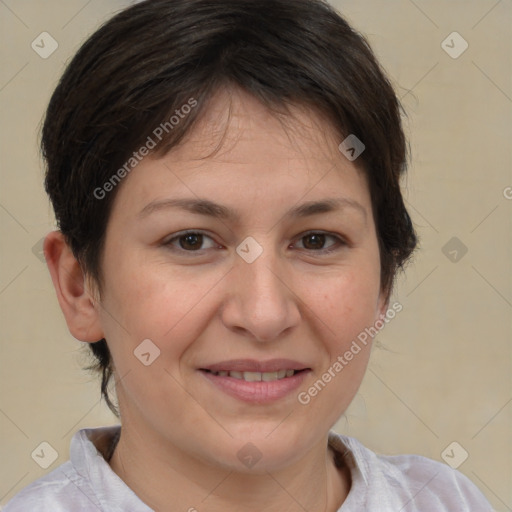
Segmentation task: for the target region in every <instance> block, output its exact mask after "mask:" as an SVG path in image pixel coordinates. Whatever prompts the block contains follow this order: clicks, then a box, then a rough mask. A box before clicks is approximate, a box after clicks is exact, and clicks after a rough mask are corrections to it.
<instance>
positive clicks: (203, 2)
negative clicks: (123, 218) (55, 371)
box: [41, 0, 416, 415]
mask: <svg viewBox="0 0 512 512" xmlns="http://www.w3.org/2000/svg"><path fill="white" fill-rule="evenodd" d="M225 86H235V87H238V88H241V89H243V90H244V91H245V92H248V93H249V94H251V95H253V96H254V97H255V98H257V99H258V100H260V101H261V103H262V104H263V105H265V106H267V107H269V108H270V109H276V108H279V109H281V110H282V109H284V110H285V111H287V107H289V106H290V105H302V106H306V107H310V108H311V109H314V110H315V111H316V112H318V113H320V114H321V115H322V116H323V117H325V119H326V120H327V122H328V123H329V124H330V125H331V126H332V127H333V128H334V129H335V130H336V131H337V133H339V136H340V142H341V141H342V140H343V139H344V138H345V137H346V136H348V135H349V134H354V135H355V136H356V137H357V138H358V139H360V140H361V141H363V143H364V145H365V150H364V152H363V153H362V154H361V156H360V157H359V159H358V163H360V164H361V165H362V167H363V168H364V170H365V173H366V176H367V178H368V183H369V188H370V194H371V199H372V209H373V215H374V218H375V222H376V228H377V238H378V242H379V250H380V258H381V287H382V289H383V290H385V291H386V293H387V294H388V297H389V293H390V292H391V288H392V285H393V281H394V277H395V274H396V272H397V270H398V269H399V268H400V267H402V266H403V264H404V262H405V261H406V260H407V259H408V258H409V257H410V255H411V254H412V252H413V250H414V248H415V246H416V235H415V232H414V228H413V226H412V223H411V220H410V217H409V215H408V213H407V210H406V208H405V206H404V202H403V198H402V194H401V190H400V177H401V176H402V174H403V173H404V172H405V170H406V160H407V158H406V155H407V151H406V140H405V136H404V133H403V130H402V125H401V118H400V114H401V106H400V103H399V100H398V99H397V97H396V94H395V93H394V91H393V88H392V86H391V84H390V82H389V80H388V79H387V77H386V74H385V73H384V72H383V70H382V69H381V67H380V66H379V64H378V62H377V60H376V58H375V56H374V54H373V52H372V50H371V49H370V46H369V44H368V43H367V41H366V40H365V38H364V37H363V36H361V35H360V34H358V33H357V32H356V31H355V30H354V29H352V28H351V27H350V25H349V24H348V23H347V22H346V21H345V20H344V19H343V18H342V17H341V16H340V15H339V14H338V13H337V12H336V11H335V10H334V9H333V8H332V7H331V6H330V5H329V4H328V3H327V2H325V1H323V0H258V1H253V0H215V1H211V0H146V1H143V2H140V3H137V4H135V5H133V6H131V7H130V8H128V9H126V10H124V11H122V12H120V13H119V14H117V15H116V16H114V17H113V18H112V19H110V20H109V21H108V22H107V23H106V24H104V25H103V26H102V27H100V28H99V30H97V31H96V32H95V33H94V34H92V36H90V38H89V39H87V40H86V42H85V43H84V44H83V46H82V47H81V48H80V50H79V51H78V53H77V54H76V55H75V56H74V58H73V59H72V60H71V62H70V63H69V65H68V66H67V68H66V71H65V72H64V74H63V76H62V78H61V80H60V83H59V84H58V86H57V88H56V90H55V92H54V93H53V96H52V98H51V101H50V104H49V106H48V110H47V112H46V118H45V122H44V125H43V131H42V143H41V145H42V150H43V155H44V157H45V159H46V163H47V173H46V180H45V186H46V191H47V192H48V194H49V196H50V199H51V201H52V204H53V207H54V210H55V215H56V218H57V222H58V226H59V228H60V230H61V231H62V233H63V235H64V236H65V238H66V241H67V242H68V244H69V245H70V247H71V249H72V251H73V253H74V255H75V257H76V258H77V260H78V261H79V262H80V264H81V266H82V268H83V270H84V271H85V272H86V273H88V274H89V275H90V276H91V277H93V278H94V279H95V281H96V282H97V283H98V286H99V289H100V290H101V282H102V274H101V268H100V259H101V258H100V256H101V253H102V249H103V244H104V238H105V232H106V226H107V222H108V218H109V214H110V211H111V208H112V204H113V201H114V199H115V196H116V192H117V189H118V187H117V188H113V190H112V191H110V192H109V193H108V194H105V195H104V197H102V198H100V199H98V197H97V195H98V194H97V193H96V194H95V193H94V191H95V190H98V188H101V187H102V186H103V185H104V184H105V183H106V182H108V181H109V179H111V177H112V176H113V174H114V173H115V172H116V170H117V169H119V168H121V167H122V166H123V164H124V163H125V162H126V161H127V160H129V159H130V157H131V155H132V154H133V151H135V150H136V149H137V148H139V147H141V146H142V145H143V144H144V143H145V141H147V138H148V136H150V135H151V134H152V133H153V132H154V130H155V127H157V126H159V125H162V124H163V123H165V122H168V120H169V118H170V117H171V116H172V114H173V113H174V112H175V110H176V109H177V108H179V107H180V106H182V105H184V104H186V103H187V102H188V101H189V99H190V98H191V97H193V98H195V100H194V101H197V108H194V109H193V110H192V111H191V112H190V114H188V115H187V116H185V117H184V118H183V119H181V120H180V122H179V123H178V124H176V126H174V127H173V128H172V129H169V130H167V131H166V132H165V134H164V135H163V137H162V140H161V141H160V143H159V145H158V147H157V149H155V152H156V151H158V152H159V153H162V154H164V153H165V152H166V151H168V150H169V149H170V148H172V147H173V146H175V145H176V144H177V143H178V142H179V141H180V140H181V139H183V137H184V136H185V135H186V134H187V133H188V132H189V131H190V130H191V129H192V127H193V125H194V123H195V121H196V120H197V119H198V116H199V114H200V113H201V111H204V109H205V108H206V107H207V105H208V100H209V99H210V98H211V97H212V96H213V94H214V93H215V92H216V91H218V90H219V89H220V88H222V87H225ZM340 158H344V157H343V156H342V155H341V153H340ZM90 346H91V349H92V351H93V354H94V356H95V358H96V364H95V368H96V369H98V370H99V371H100V372H101V373H102V385H101V391H102V395H103V397H104V398H105V400H106V402H107V404H108V406H109V407H110V409H111V410H112V411H113V412H114V413H115V414H116V415H118V412H117V409H116V408H115V406H114V404H113V403H112V401H111V399H110V398H109V393H108V390H107V387H108V383H109V380H110V378H111V376H112V373H113V367H112V361H111V356H110V352H109V349H108V346H107V343H106V340H104V339H102V340H99V341H98V342H96V343H92V344H91V345H90Z"/></svg>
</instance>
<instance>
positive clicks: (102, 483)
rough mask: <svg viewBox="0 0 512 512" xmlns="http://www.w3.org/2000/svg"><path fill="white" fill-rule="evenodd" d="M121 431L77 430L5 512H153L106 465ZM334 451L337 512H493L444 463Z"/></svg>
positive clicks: (342, 444)
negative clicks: (342, 494)
mask: <svg viewBox="0 0 512 512" xmlns="http://www.w3.org/2000/svg"><path fill="white" fill-rule="evenodd" d="M120 429H121V427H120V426H114V427H101V428H90V429H83V430H79V431H78V432H77V433H76V434H75V435H74V436H73V438H72V440H71V449H70V460H69V461H67V462H65V463H64V464H62V465H61V466H59V467H58V468H56V469H55V470H53V471H51V472H50V473H48V474H47V475H45V476H43V477H42V478H40V479H38V480H36V481H35V482H33V483H31V484H30V485H28V486H27V487H25V488H24V489H23V490H22V491H21V492H19V493H18V494H17V495H16V496H15V497H14V498H13V499H12V500H11V501H10V502H9V503H7V505H6V507H5V508H4V509H3V512H154V511H153V509H151V508H149V507H148V506H147V505H146V504H145V503H143V502H142V501H141V500H140V498H139V497H138V496H137V495H136V494H135V493H134V492H133V491H132V490H131V489H130V488H129V487H128V486H127V485H126V484H125V483H124V482H123V480H121V478H119V477H118V476H117V474H116V473H114V471H113V470H112V469H111V468H110V466H109V464H108V462H107V460H108V459H109V457H110V456H111V454H112V453H113V450H114V448H115V444H116V443H117V441H118V439H119V435H120ZM329 447H330V448H331V449H332V450H333V451H334V460H335V462H336V464H337V465H338V466H342V465H346V466H348V468H349V470H350V476H351V487H350V492H349V494H348V496H347V498H346V500H345V502H344V503H343V505H342V506H341V508H339V510H338V512H364V511H368V512H469V511H471V512H492V508H491V505H490V504H489V503H488V502H487V500H486V499H485V498H484V496H483V495H482V493H481V492H480V491H479V490H478V489H477V488H476V487H475V485H474V484H472V483H471V481H470V480H469V479H468V478H466V477H465V476H464V475H463V474H462V473H460V472H458V471H456V470H454V469H452V468H451V467H449V466H447V465H445V464H442V463H440V462H435V461H433V460H430V459H427V458H425V457H421V456H419V455H398V456H384V455H377V454H375V453H374V452H372V451H371V450H369V449H367V448H365V447H364V446H363V445H362V444H361V443H360V442H359V441H357V440H356V439H354V438H351V437H347V436H343V435H340V434H337V433H335V432H334V431H330V432H329ZM105 458H106V459H107V460H105ZM199 508H200V507H199Z"/></svg>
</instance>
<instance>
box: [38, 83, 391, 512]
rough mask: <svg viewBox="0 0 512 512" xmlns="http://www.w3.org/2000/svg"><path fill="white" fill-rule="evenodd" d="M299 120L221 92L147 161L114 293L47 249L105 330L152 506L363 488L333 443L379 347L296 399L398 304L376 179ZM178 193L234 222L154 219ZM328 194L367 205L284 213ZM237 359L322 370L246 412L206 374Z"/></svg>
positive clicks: (128, 465)
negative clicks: (142, 347) (245, 254)
mask: <svg viewBox="0 0 512 512" xmlns="http://www.w3.org/2000/svg"><path fill="white" fill-rule="evenodd" d="M228 111H230V114H229V115H228ZM292 112H293V116H292V117H288V118H287V119H286V120H285V121H286V122H285V123H282V122H280V121H279V120H278V119H277V118H276V116H275V115H272V114H270V113H269V112H268V111H267V109H265V108H264V107H263V106H262V105H261V104H260V103H259V102H258V101H256V100H255V99H254V98H252V97H250V96H248V95H246V94H245V93H242V92H240V91H237V90H231V91H225V92H223V93H219V94H217V95H216V96H215V97H214V98H213V99H212V100H211V103H210V106H209V108H208V110H207V112H206V115H205V116H204V117H202V118H201V120H200V122H199V124H197V125H196V126H195V128H194V130H193V131H192V132H191V133H190V134H189V135H188V136H187V137H186V138H185V139H184V141H183V142H182V143H181V144H180V145H179V146H178V147H176V148H174V149H173V150H171V151H170V152H169V153H168V154H167V155H166V156H164V157H163V158H154V157H150V158H149V157H148V158H146V159H144V161H143V162H141V163H140V164H139V165H138V166H137V167H136V168H135V169H134V170H133V171H132V172H131V173H130V174H129V175H128V176H127V177H126V178H125V179H124V180H123V182H122V184H121V185H120V190H118V195H117V197H116V199H115V202H114V206H113V210H112V213H111V217H110V219H109V221H108V225H107V232H106V242H105V248H104V253H103V255H102V269H103V275H104V281H103V283H102V284H103V287H102V293H101V297H100V294H99V293H98V290H97V288H96V287H95V285H94V282H93V281H92V280H90V279H89V278H88V276H85V275H84V274H83V273H82V271H81V269H80V267H79V265H78V263H77V262H76V260H75V259H74V257H73V256H72V254H71V252H70V250H69V248H68V247H67V246H66V244H65V242H64V241H63V238H62V235H61V234H60V233H59V232H53V233H50V234H49V235H48V237H47V239H46V243H45V253H46V257H47V261H48V265H49V269H50V272H51V275H52V278H53V282H54V285H55V288H56V291H57V295H58V297H59V301H60V304H61V307H62V310H63V312H64V314H65V317H66V321H67V323H68V326H69V329H70V331H71V333H72V334H73V336H75V337H76V338H77V339H80V340H82V341H85V342H92V341H97V340H98V339H100V338H102V337H105V338H106V339H107V342H108V345H109V348H110V350H111V353H112V356H113V360H114V365H115V376H116V382H117V384H116V391H117V395H118V400H119V405H120V410H121V417H122V425H123V427H122V435H121V438H120V441H119V444H118V446H117V448H116V450H115V452H114V455H113V457H112V459H111V461H110V464H111V467H112V469H113V470H114V471H115V472H116V473H117V474H118V475H119V476H120V477H121V478H122V479H123V480H124V481H125V482H126V483H127V485H129V486H130V487H131V488H132V489H133V490H134V492H135V493H136V494H137V495H138V496H139V497H140V498H141V499H142V500H143V501H144V502H145V503H147V504H148V505H149V506H150V507H151V508H153V509H154V510H157V511H163V510H169V508H168V506H169V504H170V503H172V504H173V510H190V509H191V508H193V507H194V508H195V509H197V510H198V511H201V510H208V511H209V512H210V511H211V512H216V511H226V510H244V511H249V512H251V511H254V512H256V511H258V512H259V511H261V510H266V511H270V512H273V511H278V510H279V511H280V512H282V511H283V510H284V511H290V512H292V511H293V512H295V511H297V512H298V511H303V510H304V509H305V510H308V511H311V512H313V511H317V512H321V511H326V510H328V511H335V510H337V509H338V508H339V507H340V506H341V504H342V503H343V501H344V500H345V497H346V496H347V493H348V491H349V489H350V477H349V474H348V471H347V469H346V468H344V467H342V468H337V467H336V466H335V465H334V462H333V456H332V453H331V451H330V450H329V449H328V447H327V435H328V431H329V429H330V428H331V427H332V426H333V425H334V424H335V422H336V421H337V420H338V418H339V417H340V416H341V414H343V412H344V411H345V409H346V408H347V407H348V405H349V404H350V402H351V401H352V399H353V397H354V396H355V394H356V392H357V389H358V388H359V385H360V383H361V380H362V378H363V376H364V373H365V369H366V366H367V363H368V358H369V355H370V350H371V349H370V344H368V346H367V347H366V348H363V350H362V351H361V352H360V353H359V354H357V355H356V356H355V357H354V358H353V360H352V361H350V363H349V364H348V365H347V366H346V367H345V368H344V369H343V371H342V372H340V373H339V374H337V375H336V377H335V378H333V379H332V380H331V382H330V383H328V384H327V385H326V386H325V388H324V389H323V390H322V391H321V392H320V393H318V395H317V396H315V397H314V398H312V399H311V401H310V403H309V404H307V405H302V404H300V403H299V402H298V400H297V395H298V393H299V392H300V391H304V390H307V389H308V388H309V387H310V386H311V385H312V384H313V383H314V382H315V381H317V380H318V379H319V378H320V377H321V375H322V373H324V372H325V371H326V370H327V369H328V368H329V367H330V366H332V364H333V362H334V361H335V360H336V358H337V357H338V356H340V355H343V354H344V353H345V351H346V350H348V349H349V347H350V345H351V343H352V341H353V340H354V339H356V337H357V335H358V334H359V333H360V332H362V331H363V330H364V329H365V327H369V326H371V325H373V324H374V323H375V321H376V320H377V319H378V318H379V316H380V315H381V314H383V313H384V312H385V308H386V306H387V304H386V298H385V295H386V294H385V293H384V292H383V290H381V287H380V259H379V250H378V244H377V237H376V230H375V225H374V221H373V215H372V208H371V200H370V195H369V189H368V184H367V181H366V178H365V176H364V173H363V172H362V170H361V169H359V168H358V167H357V166H356V164H357V161H356V162H349V161H348V160H347V159H346V158H345V157H344V156H343V155H342V154H341V153H340V152H339V150H338V147H337V146H338V144H339V142H340V141H341V140H340V138H339V136H338V135H337V134H336V133H335V132H334V130H332V129H331V128H330V127H326V125H325V121H322V120H321V119H320V118H319V117H318V116H317V115H316V114H315V113H313V112H312V111H310V110H307V109H299V108H298V107H294V108H292ZM169 198H192V199H197V198H204V199H208V200H210V201H214V202H215V203H218V204H220V205H224V206H227V207H229V208H232V209H234V210H236V211H237V213H238V216H237V217H235V218H233V219H218V218H213V217H210V216H206V215H200V214H197V213H192V212H189V211H186V210H184V209H180V208H176V207H160V208H153V211H151V212H150V213H147V214H146V215H141V213H140V212H141V211H142V210H143V209H144V208H146V212H147V210H148V208H147V205H148V204H150V203H153V202H155V201H162V200H165V199H169ZM332 198H344V199H345V200H349V201H350V202H352V203H357V204H358V205H359V206H353V205H351V204H345V206H344V207H342V208H341V209H339V210H336V211H331V212H324V213H317V214H314V215H310V216H307V217H303V218H301V217H297V218H289V217H287V216H286V215H285V214H286V212H287V211H288V210H289V209H291V208H293V207H296V206H298V205H299V204H302V203H305V202H308V201H320V200H325V199H332ZM189 229H193V230H200V231H202V232H203V233H204V235H206V236H205V237H204V238H203V242H202V245H201V242H199V243H198V245H199V246H200V247H201V250H200V251H197V250H196V251H194V250H190V245H187V244H186V242H187V241H190V239H187V240H185V249H183V248H182V246H181V245H180V241H181V242H182V243H183V242H184V240H183V237H182V238H181V239H180V238H173V237H176V234H177V233H178V234H179V233H180V232H181V231H183V230H189ZM309 231H314V232H316V233H318V232H320V234H322V233H325V232H327V234H329V235H334V236H333V237H331V236H327V237H326V238H324V239H321V238H320V239H319V238H318V237H316V238H314V237H313V238H311V237H305V233H307V232H309ZM248 236H251V237H253V238H254V239H255V240H256V241H257V242H258V243H259V244H260V246H261V247H262V248H263V253H262V254H261V255H260V256H259V257H258V258H257V259H256V260H255V261H254V262H253V263H247V262H246V261H244V260H243V259H242V258H241V257H240V256H239V255H238V254H237V253H236V248H237V246H238V245H239V244H240V243H241V242H242V241H243V240H244V239H245V238H246V237H248ZM336 237H339V239H338V238H336ZM319 240H321V241H320V242H319ZM169 241H171V242H170V243H169ZM195 241H196V243H197V239H195ZM187 248H188V251H187ZM326 248H334V250H333V251H332V252H331V253H325V249H326ZM147 338H149V339H151V340H152V342H153V343H155V345H157V346H158V347H159V349H160V351H161V352H160V356H159V357H158V358H157V359H156V360H155V361H154V362H153V363H152V364H151V365H149V366H144V365H143V364H141V362H140V361H139V360H138V359H137V358H136V357H135V356H134V354H133V351H134V349H136V347H137V346H138V345H139V344H140V343H141V341H142V340H144V339H147ZM232 358H253V359H257V360H269V359H272V358H290V359H295V360H298V361H300V362H303V363H306V364H307V366H308V367H310V368H311V372H310V373H309V374H308V375H307V376H306V379H305V381H304V383H303V384H302V385H301V387H300V389H298V390H297V392H292V393H291V394H290V395H289V396H286V397H284V398H281V399H279V400H278V401H276V402H274V403H271V404H254V403H245V402H242V401H240V400H238V399H236V398H233V397H231V396H228V395H226V394H225V393H223V392H222V391H219V390H218V389H217V388H216V387H215V386H213V385H212V384H211V383H210V382H208V381H207V380H206V379H205V378H204V377H203V375H202V374H200V372H199V371H198V368H200V367H204V366H206V365H207V364H213V363H216V362H220V361H223V360H226V359H232ZM249 442H250V443H252V444H253V445H255V446H256V447H257V449H258V450H259V452H260V453H261V454H262V458H261V459H260V460H259V461H258V462H257V464H255V465H254V466H253V467H252V468H248V467H246V466H245V465H244V464H243V463H242V462H241V461H240V460H239V459H238V457H237V453H238V451H239V450H240V449H241V448H242V447H243V446H245V445H246V444H247V443H249Z"/></svg>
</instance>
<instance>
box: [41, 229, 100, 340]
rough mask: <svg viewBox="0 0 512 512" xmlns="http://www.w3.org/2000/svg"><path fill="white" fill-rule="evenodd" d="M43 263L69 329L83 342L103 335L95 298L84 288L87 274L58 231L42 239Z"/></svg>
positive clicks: (97, 338) (98, 338)
mask: <svg viewBox="0 0 512 512" xmlns="http://www.w3.org/2000/svg"><path fill="white" fill-rule="evenodd" d="M44 255H45V258H46V264H47V265H48V269H49V271H50V275H51V278H52V281H53V286H54V287H55V292H56V293H57V299H58V300H59V304H60V307H61V309H62V312H63V313H64V317H65V318H66V323H67V325H68V329H69V331H70V333H71V334H72V335H73V337H75V338H76V339H78V340H80V341H85V342H95V341H99V340H100V339H102V338H103V337H104V334H103V330H102V328H101V322H100V317H99V312H98V309H97V306H96V305H95V301H94V298H93V297H92V296H91V293H90V292H89V291H88V289H87V283H86V276H85V274H84V272H83V271H82V268H81V267H80V264H79V263H78V261H77V259H76V258H75V256H74V255H73V252H72V251H71V248H70V247H69V246H68V244H67V243H66V240H65V238H64V235H63V234H62V233H61V232H60V231H52V232H51V233H49V234H48V235H47V236H46V238H45V241H44Z"/></svg>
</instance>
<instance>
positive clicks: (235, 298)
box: [221, 251, 301, 342]
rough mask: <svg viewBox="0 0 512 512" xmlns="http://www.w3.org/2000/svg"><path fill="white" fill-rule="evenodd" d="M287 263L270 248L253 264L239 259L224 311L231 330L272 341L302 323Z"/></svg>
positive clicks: (231, 273)
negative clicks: (269, 252) (279, 259)
mask: <svg viewBox="0 0 512 512" xmlns="http://www.w3.org/2000/svg"><path fill="white" fill-rule="evenodd" d="M284 265H285V263H283V262H279V261H278V256H276V255H273V254H268V252H266V251H264V252H263V254H262V255H261V256H259V257H258V258H257V259H256V260H255V261H253V262H252V263H247V262H246V261H244V260H243V259H242V258H240V257H237V258H236V261H235V263H234V268H233V270H232V271H231V272H230V273H229V282H228V283H226V285H227V286H226V298H225V301H224V303H223V307H222V313H221V316H222V321H223V323H224V325H225V326H226V327H227V328H228V329H230V330H232V331H236V332H238V333H239V334H240V333H243V334H244V335H246V336H248V337H250V338H251V339H254V340H256V341H260V342H268V341H272V340H275V339H278V338H279V337H280V336H282V335H283V334H284V333H285V332H291V331H292V330H293V328H294V327H296V326H297V325H298V324H299V322H300V318H301V315H300V308H299V303H300V302H299V300H298V298H297V297H296V295H295V294H294V293H293V283H292V282H291V276H290V272H285V269H284Z"/></svg>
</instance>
